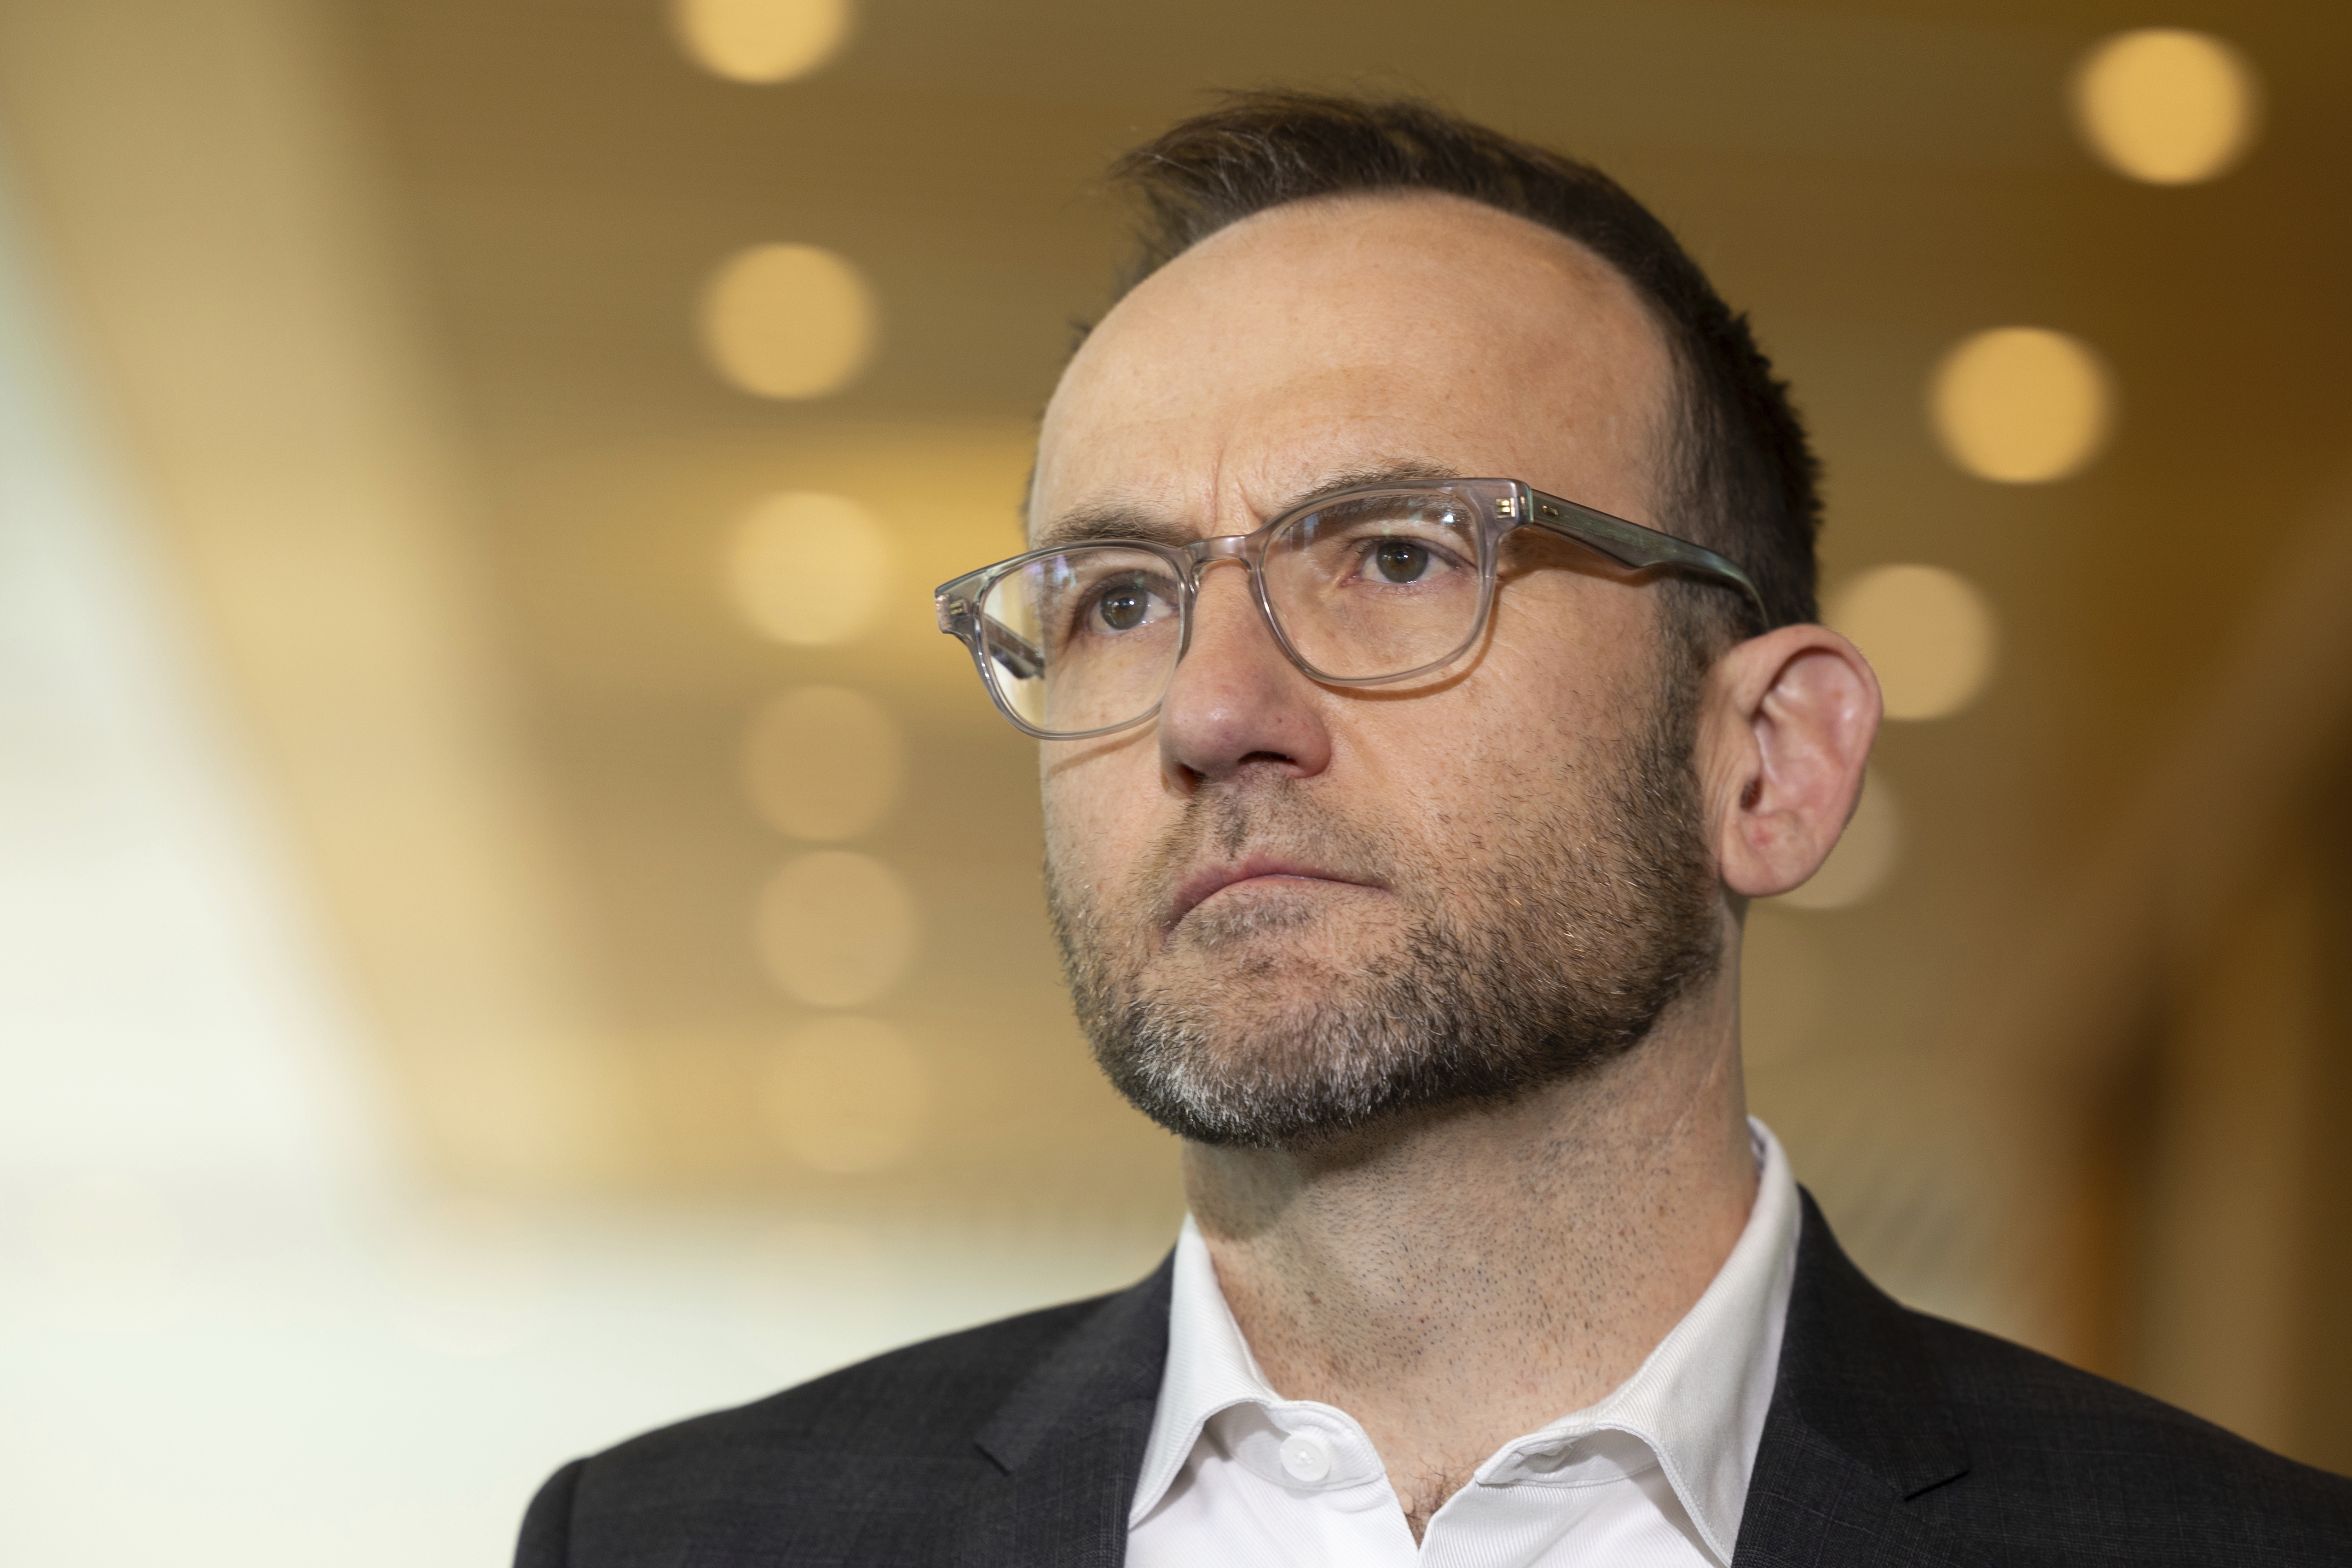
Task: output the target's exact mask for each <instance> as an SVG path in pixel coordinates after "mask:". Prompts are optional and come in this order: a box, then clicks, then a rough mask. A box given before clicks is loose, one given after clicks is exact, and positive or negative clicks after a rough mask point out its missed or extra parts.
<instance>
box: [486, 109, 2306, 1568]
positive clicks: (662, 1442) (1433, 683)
mask: <svg viewBox="0 0 2352 1568" xmlns="http://www.w3.org/2000/svg"><path fill="white" fill-rule="evenodd" d="M1124 174H1125V176H1126V177H1127V179H1128V180H1129V182H1131V183H1132V184H1134V185H1135V186H1137V187H1138V188H1139V190H1140V192H1141V194H1142V195H1143V197H1144V200H1145V205H1146V208H1147V211H1148V213H1149V219H1150V227H1149V231H1148V233H1147V236H1146V251H1145V255H1144V265H1143V268H1142V271H1143V273H1144V276H1143V277H1142V279H1141V280H1140V281H1139V282H1138V283H1137V284H1136V285H1135V286H1134V287H1133V288H1132V289H1130V290H1129V292H1128V293H1127V294H1126V295H1125V297H1124V298H1123V299H1122V300H1120V301H1119V302H1118V305H1117V306H1116V307H1115V308H1114V309H1113V310H1111V311H1110V313H1109V314H1108V316H1107V317H1106V318H1105V319H1104V320H1103V321H1102V322H1101V323H1100V325H1099V326H1097V328H1096V329H1095V330H1094V331H1093V332H1092V333H1091V335H1090V336H1089V337H1088V339H1087V342H1085V343H1084V345H1083V346H1082V347H1081V349H1080V350H1079V352H1078V353H1077V355H1076V358H1075V359H1074V360H1073V361H1072V363H1071V364H1070V365H1069V367H1068V370H1067V371H1066V374H1064V376H1063V378H1062V382H1061V385H1060V387H1059V388H1058V390H1057V391H1056V392H1055V396H1054V399H1053V402H1052V404H1051V405H1050V407H1049V408H1048V409H1047V412H1046V415H1045V424H1044V428H1043V431H1042V435H1041V438H1040V443H1039V449H1038V459H1037V470H1036V478H1035V481H1034V489H1033V493H1032V496H1031V498H1030V503H1031V518H1030V524H1031V542H1032V545H1033V549H1032V551H1031V552H1029V553H1027V554H1024V556H1021V557H1018V558H1015V560H1013V562H1010V563H1000V564H999V565H997V566H995V567H991V568H986V569H983V570H982V571H979V572H976V573H973V574H971V575H969V576H967V577H964V578H960V579H958V580H957V581H956V582H954V583H951V584H948V585H947V586H946V587H944V588H943V589H941V590H940V600H939V603H940V617H941V624H942V626H943V627H944V628H945V629H947V630H950V631H952V632H954V633H955V634H957V635H958V636H960V637H962V638H963V639H964V640H965V641H966V642H967V644H968V645H969V646H970V647H971V649H972V652H973V657H974V659H975V663H976V665H977V667H978V668H979V669H980V671H981V674H982V679H983V681H984V682H985V683H986V685H987V688H988V690H989V692H990V694H991V696H992V699H993V700H995V701H996V703H997V704H998V706H999V707H1000V708H1001V709H1002V710H1003V712H1004V714H1005V715H1006V716H1007V717H1008V718H1010V719H1011V720H1013V722H1015V723H1016V724H1018V725H1019V726H1020V727H1021V728H1023V729H1024V731H1028V732H1029V733H1031V734H1034V735H1037V736H1039V737H1040V738H1041V739H1040V747H1041V753H1042V759H1043V779H1044V790H1045V807H1046V825H1047V843H1048V852H1047V867H1046V871H1047V882H1048V891H1049V894H1050V902H1051V907H1052V910H1053V914H1054V921H1055V930H1056V932H1057V934H1058V936H1059V938H1060V942H1061V945H1062V951H1063V953H1064V957H1065V960H1066V967H1067V971H1068V974H1069V978H1070V983H1071V986H1072V990H1073V993H1074V994H1075V997H1076V1004H1077V1009H1078V1013H1079V1016H1080V1019H1081V1021H1082V1022H1083V1024H1084V1025H1085V1027H1086V1030H1087V1035H1088V1037H1090V1039H1091V1041H1092V1043H1093V1046H1094V1048H1095V1051H1096V1054H1097V1057H1098V1058H1099V1059H1100V1060H1101V1063H1102V1065H1103V1067H1104V1068H1105V1069H1106V1070H1107V1071H1108V1073H1109V1075H1110V1077H1111V1078H1112V1079H1113V1081H1115V1082H1116V1083H1117V1084H1118V1086H1119V1088H1120V1089H1122V1090H1123V1091H1124V1092H1125V1093H1126V1094H1127V1095H1128V1096H1129V1099H1130V1100H1133V1101H1134V1102H1135V1103H1136V1105H1138V1106H1139V1108H1141V1109H1142V1110H1144V1111H1146V1112H1147V1113H1148V1114H1150V1116H1152V1117H1153V1118H1154V1119H1156V1120H1158V1121H1160V1122H1161V1123H1162V1124H1163V1125H1165V1126H1168V1127H1169V1128H1171V1129H1172V1130H1174V1131H1176V1132H1178V1133H1179V1134H1181V1136H1182V1137H1183V1139H1184V1140H1185V1143H1184V1157H1183V1170H1184V1181H1185V1192H1186V1196H1187V1199H1188V1201H1189V1204H1190V1207H1191V1218H1190V1219H1189V1220H1188V1221H1187V1223H1186V1226H1185V1227H1184V1230H1183V1233H1182V1236H1181V1238H1180V1240H1179V1242H1178V1245H1177V1247H1176V1250H1175V1252H1174V1253H1173V1254H1172V1256H1171V1258H1170V1260H1169V1261H1168V1262H1167V1263H1166V1264H1164V1265H1163V1266H1162V1267H1161V1268H1160V1270H1159V1271H1158V1272H1157V1273H1155V1274H1154V1275H1153V1276H1152V1277H1151V1278H1150V1279H1147V1280H1146V1281H1144V1282H1143V1283H1142V1284H1140V1285H1139V1286H1137V1287H1135V1288H1134V1289H1130V1290H1128V1291H1126V1292H1124V1293H1122V1294H1119V1295H1116V1296H1111V1297H1108V1298H1106V1299H1104V1300H1097V1301H1089V1302H1082V1303H1079V1304H1077V1305H1075V1306H1069V1307H1063V1308H1058V1309H1055V1310H1050V1311H1045V1312H1040V1313H1035V1314H1033V1315H1030V1316H1027V1317H1024V1318H1018V1319H1014V1320H1013V1321H1008V1322H1003V1323H998V1324H994V1325H992V1326H990V1327H987V1328H983V1329H978V1330H974V1331H970V1332H967V1333H964V1334H960V1335H956V1336H953V1337H950V1338H948V1339H944V1340H940V1341H935V1342H931V1343H929V1344H923V1345H918V1346H915V1347H913V1348H911V1349H908V1350H904V1351H900V1352H895V1353H893V1354H890V1355H886V1356H883V1357H880V1358H878V1359H877V1360H875V1361H872V1362H868V1363H865V1364H863V1365H861V1366H856V1367H852V1368H850V1369H848V1370H847V1371H845V1372H841V1373H835V1374H833V1375H832V1376H829V1377H825V1378H822V1379H820V1380H818V1381H817V1382H815V1383H813V1384H807V1385H806V1386H804V1387H802V1388H798V1389H794V1390H792V1391H789V1392H787V1393H785V1394H779V1395H777V1396H775V1397H774V1398H772V1399H770V1400H767V1401H765V1402H763V1403H761V1404H758V1405H751V1406H748V1407H746V1408H744V1409H741V1410H736V1411H731V1412H727V1413H723V1414H720V1415H712V1416H707V1417H704V1418H702V1419H700V1420H698V1421H692V1422H688V1423H686V1424H685V1425H683V1426H677V1427H673V1428H670V1429H668V1430H667V1431H663V1432H657V1433H655V1434H652V1435H651V1436H646V1437H641V1438H638V1439H637V1440H635V1442H632V1443H628V1444H625V1445H623V1446H622V1447H619V1448H616V1449H614V1450H613V1451H612V1452H610V1453H607V1454H604V1455H602V1456H599V1457H597V1458H592V1459H589V1460H585V1461H582V1462H578V1463H574V1464H572V1465H571V1466H568V1467H566V1468H564V1469H563V1470H562V1471H560V1472H558V1474H557V1475H556V1477H555V1478H554V1479H552V1480H551V1481H550V1482H549V1483H548V1485H547V1487H546V1488H545V1489H543V1490H542V1492H541V1495H540V1497H539V1498H538V1500H536V1501H535V1502H534V1503H533V1505H532V1508H531V1510H530V1517H529V1519H528V1521H527V1522H526V1523H525V1526H524V1530H523V1539H522V1545H521V1549H520V1557H519V1562H520V1563H523V1564H526V1565H530V1568H542V1565H545V1568H552V1565H554V1564H559V1563H562V1564H576V1565H578V1568H604V1565H608V1564H610V1565H615V1568H618V1565H624V1564H626V1565H635V1564H646V1565H650V1564H655V1563H663V1564H669V1563H679V1564H684V1563H693V1564H696V1565H698V1568H718V1565H722V1564H742V1565H745V1568H749V1565H750V1564H753V1563H761V1564H770V1563H877V1564H878V1563H1003V1564H1014V1563H1020V1564H1042V1563H1104V1564H1108V1563H1119V1562H1122V1561H1125V1562H1128V1563H1136V1564H1149V1565H1152V1568H1161V1565H1168V1564H1179V1563H1187V1564H1189V1563H1237V1564H1245V1565H1258V1564H1275V1563H1332V1564H1340V1563H1346V1564H1359V1563H1364V1564H1376V1563H1400V1564H1402V1563H1411V1562H1415V1561H1421V1562H1425V1563H1465V1564H1466V1563H1478V1564H1501V1563H1514V1564H1531V1565H1532V1564H1547V1565H1549V1564H1564V1563H1629V1564H1643V1565H1649V1564H1656V1565H1664V1564H1685V1565H1696V1564H1707V1563H1713V1564H1717V1565H1718V1568H1719V1565H1722V1564H1727V1563H1733V1562H1735V1561H1736V1562H1737V1563H1740V1564H1742V1565H1745V1564H1748V1563H1799V1562H1802V1563H1993V1562H2001V1563H2010V1562H2016V1563H2044V1562H2047V1563H2060V1562H2065V1563H2083V1562H2115V1563H2126V1562H2129V1563H2233V1564H2245V1563H2342V1562H2346V1561H2352V1482H2347V1481H2344V1480H2341V1479H2336V1478H2333V1477H2328V1476H2325V1475H2322V1474H2320V1473H2319V1472H2316V1471H2314V1470H2309V1469H2306V1468H2302V1467H2299V1466H2296V1465H2294V1464H2290V1463H2288V1462H2287V1461H2285V1460H2284V1459H2280V1458H2275V1457H2273V1456H2271V1455H2268V1454H2265V1453H2263V1452H2262V1451H2261V1450H2259V1449H2257V1448H2254V1447H2251V1446H2250V1445H2247V1444H2245V1443H2242V1442H2241V1441H2239V1440H2238V1439H2236V1438H2234V1437H2231V1436H2229V1435H2227V1434H2225V1433H2223V1432H2221V1431H2219V1430H2218V1429H2216V1428H2213V1427H2211V1426H2206V1425H2205V1424H2203V1423H2201V1422H2199V1421H2197V1420H2195V1419H2194V1418H2192V1417H2189V1416H2188V1415H2182V1414H2180V1413H2179V1412H2176V1411H2172V1410H2169V1409H2167V1408H2166V1407H2164V1406H2161V1405H2157V1404H2155V1403H2153V1402H2151V1401H2148V1400H2147V1399H2144V1398H2141V1397H2139V1396H2137V1395H2136V1394H2130V1393H2128V1392H2126V1391H2125V1390H2123V1389H2120V1388H2116V1387H2114V1386H2112V1385H2110V1384H2104V1383H2101V1382H2099V1381H2098V1380H2096V1379H2094V1378H2091V1377H2088V1376H2086V1375H2084V1374H2082V1373H2075V1372H2073V1371H2071V1370H2069V1369H2067V1368H2065V1367H2063V1366H2061V1365H2059V1364H2057V1363H2053V1362H2050V1361H2048V1360H2045V1359H2043V1358H2042V1357H2040V1356H2036V1355H2034V1354H2032V1353H2031V1352H2026V1351H2023V1350H2020V1349H2018V1348H2016V1347H2014V1346H2011V1345H2008V1344H2005V1343H2002V1342H1999V1341H1996V1340H1992V1339H1990V1338H1988V1337H1986V1336H1983V1335H1980V1334H1977V1333H1974V1332H1972V1331H1968V1330H1965V1329H1961V1328H1958V1327H1956V1326H1954V1325H1951V1324H1948V1323H1943V1322H1939V1321H1935V1320H1932V1319H1928V1318H1925V1317H1922V1316H1919V1315H1916V1314H1914V1313H1911V1312H1909V1311H1906V1310H1904V1309H1902V1308H1901V1307H1898V1306H1897V1305H1895V1303H1894V1302H1893V1301H1891V1300H1888V1299H1887V1298H1885V1296H1883V1295H1881V1294H1880V1293H1879V1292H1878V1291H1877V1290H1875V1289H1874V1288H1873V1287H1872V1286H1871V1285H1870V1284H1869V1283H1868V1282H1866V1281H1865V1280H1864V1279H1863V1278H1862V1277H1861V1276H1860V1275H1859V1274H1858V1273H1856V1272H1855V1270H1854V1269H1853V1266H1852V1265H1851V1264H1849V1263H1848V1262H1847V1261H1846V1259H1845V1258H1844V1257H1843V1255H1842V1254H1841V1253H1840V1252H1839V1250H1838V1247H1837V1244H1836V1242H1835V1241H1834V1240H1833V1239H1832V1237H1831V1236H1830V1233H1829V1230H1828V1227H1827V1226H1825V1225H1824V1224H1823V1223H1822V1216H1821V1214H1820V1212H1819V1211H1818V1210H1817V1209H1816V1208H1814V1207H1813V1206H1812V1205H1811V1201H1810V1199H1808V1198H1806V1197H1804V1196H1803V1194H1801V1193H1800V1192H1799V1190H1798V1189H1797V1187H1796V1185H1795V1184H1794V1181H1793V1180H1792V1178H1791V1176H1790V1172H1789V1168H1788V1164H1787V1162H1786V1160H1785V1159H1784V1158H1783V1157H1782V1155H1781V1153H1780V1149H1779V1147H1778V1146H1777V1145H1776V1144H1775V1143H1774V1142H1773V1141H1772V1138H1771V1136H1770V1134H1769V1132H1768V1131H1765V1130H1764V1129H1763V1128H1762V1126H1761V1125H1760V1124H1758V1123H1754V1122H1751V1121H1748V1118H1747V1116H1746V1113H1745V1107H1744V1103H1743V1094H1742V1089H1741V1079H1740V1065H1739V1052H1738V952H1739V935H1740V919H1741V915H1742V912H1743V910H1745V908H1746V905H1747V902H1748V900H1750V899H1755V898H1762V897H1768V896H1769V895H1771V894H1775V893H1780V892H1784V891H1786V890H1788V889H1790V888H1793V887H1796V886H1797V885H1798V884H1800V883H1801V882H1802V881H1804V880H1805V879H1806V878H1807V877H1809V876H1810V875H1811V874H1812V872H1813V871H1814V870H1815V869H1816V868H1818V867H1819V866H1820V865H1821V863H1822V859H1823V858H1824V857H1825V856H1826V855H1827V854H1828V853H1829V850H1830V847H1831V846H1832V844H1833V843H1834V842H1835V840H1836V838H1837V836H1838V833H1839V831H1840V829H1841V828H1842V827H1843V825H1844V823H1845V821H1846V818H1847V816H1848V815H1849V814H1850V813H1851V811H1852V809H1853V804H1854V800H1855V796H1856V793H1857V791H1858V790H1859V789H1860V787H1861V780H1862V774H1863V765H1864V760H1865V758H1866V756H1867V754H1868V752H1869V750H1870V746H1871V742H1872V739H1873V736H1874V732H1875V731H1876V727H1877V723H1878V719H1879V697H1878V690H1877V686H1876V683H1875V681H1874V678H1873V676H1872V674H1871V672H1870V668H1869V667H1868V665H1866V664H1865V663H1864V661H1863V659H1862V658H1861V657H1860V655H1858V654H1857V653H1856V652H1855V650H1854V649H1853V647H1852V646H1851V645H1850V644H1848V643H1847V642H1846V641H1845V640H1844V639H1843V638H1842V637H1839V636H1837V635H1836V634H1835V633H1833V632H1831V631H1829V630H1827V629H1825V628H1823V627H1822V626H1818V625H1815V624H1813V622H1812V616H1813V599H1812V585H1813V555H1812V548H1813V533H1814V530H1815V526H1816V520H1817V515H1818V506H1817V502H1816V500H1815V493H1814V488H1813V478H1812V469H1811V458H1810V456H1809V454H1808V451H1807V448H1806V445H1805V441H1804V437H1803V435H1802V432H1801V427H1800V426H1799V425H1798V422H1797V420H1796V416H1795V415H1794V413H1793V412H1792V410H1791V409H1790V405H1789V403H1788V401H1787V398H1786V395H1785V393H1784V391H1783V389H1782V388H1781V387H1780V385H1779V384H1776V383H1775V382H1774V381H1773V380H1772V378H1771V376H1770V374H1769V366H1768V365H1767V363H1765V361H1764V360H1763V358H1762V357H1761V356H1760V355H1759V353H1757V351H1756V349H1755V347H1754V345H1753V343H1752V342H1751V341H1750V339H1749V337H1748V332H1747V330H1746V328H1745V325H1744V324H1743V323H1742V321H1740V320H1739V319H1738V318H1736V317H1734V316H1733V315H1731V313H1730V312H1729V311H1728V310H1727V309H1726V308H1725V307H1724V306H1723V304H1722V303H1721V301H1720V300H1718V299H1717V297H1716V295H1715V293H1714V291H1713V289H1711V287H1710V286H1709V285H1708V284H1707V282H1706V279H1704V278H1703V277H1702V276H1701V275H1700V273H1699V272H1698V270H1697V269H1696V267H1695V266H1694V265H1693V264H1692V263H1691V262H1690V260H1689V259H1688V258H1686V257H1685V256H1684V254H1683V253H1682V251H1681V250H1680V249H1679V247H1677V246H1676V245H1675V241H1674V240H1673V238H1672V237H1671V236H1669V235H1668V234H1667V233H1666V231H1665V230H1664V228H1663V227H1662V226H1660V225H1659V224H1658V223H1657V222H1656V220H1655V219H1654V218H1653V217H1651V216H1650V215H1649V214H1648V213H1646V212H1645V211H1644V210H1643V209H1642V208H1641V207H1640V206H1639V205H1637V204H1636V203H1634V202H1633V199H1632V198H1631V197H1629V196H1627V195H1625V194H1624V193H1623V192H1622V191H1621V190H1619V189H1618V188H1617V187H1616V186H1615V185H1613V184H1611V183H1609V182H1608V181H1607V180H1606V179H1604V178H1603V177H1602V176H1601V175H1600V174H1597V173H1595V172H1594V171H1592V170H1591V169H1588V168H1585V167H1583V166H1581V165H1579V164H1575V163H1570V162H1568V161H1566V160H1563V159H1560V158H1558V157H1555V156H1553V155H1551V154H1549V153H1543V152H1540V151H1538V150H1536V149H1532V148H1528V147H1526V146H1523V145H1520V144H1517V143H1515V142H1509V141H1507V140H1506V139H1504V138H1501V137H1499V136H1496V135H1495V134H1493V133H1491V132H1486V131H1484V130H1481V129H1479V128H1477V127H1475V126H1471V125H1468V124H1465V123H1464V122H1462V121H1457V120H1454V119H1452V118H1450V117H1447V116H1445V115H1444V114H1442V113H1440V112H1439V111H1436V110H1432V109H1429V108H1427V107H1426V106H1422V105H1416V104H1411V103H1367V102H1358V101H1352V100H1334V99H1325V98H1317V97H1309V96H1303V95H1279V94H1259V95H1251V96H1246V97H1243V98H1240V99H1237V100H1232V101H1231V102H1229V103H1228V104H1227V106H1226V107H1224V108H1223V109H1222V110H1218V111H1217V112H1214V113H1212V114H1210V115H1207V116H1205V117H1203V118H1202V119H1200V120H1197V121H1192V122H1190V123H1188V124H1185V125H1182V126H1180V127H1178V128H1177V129H1176V130H1174V131H1172V132H1169V133H1168V134H1167V135H1165V136H1163V137H1162V138H1160V140H1159V141H1158V142H1155V143H1153V144H1152V145H1150V146H1148V147H1146V148H1144V149H1142V150H1141V151H1139V153H1135V154H1133V155H1132V156H1131V157H1130V158H1129V160H1128V161H1127V163H1125V165H1124Z"/></svg>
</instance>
